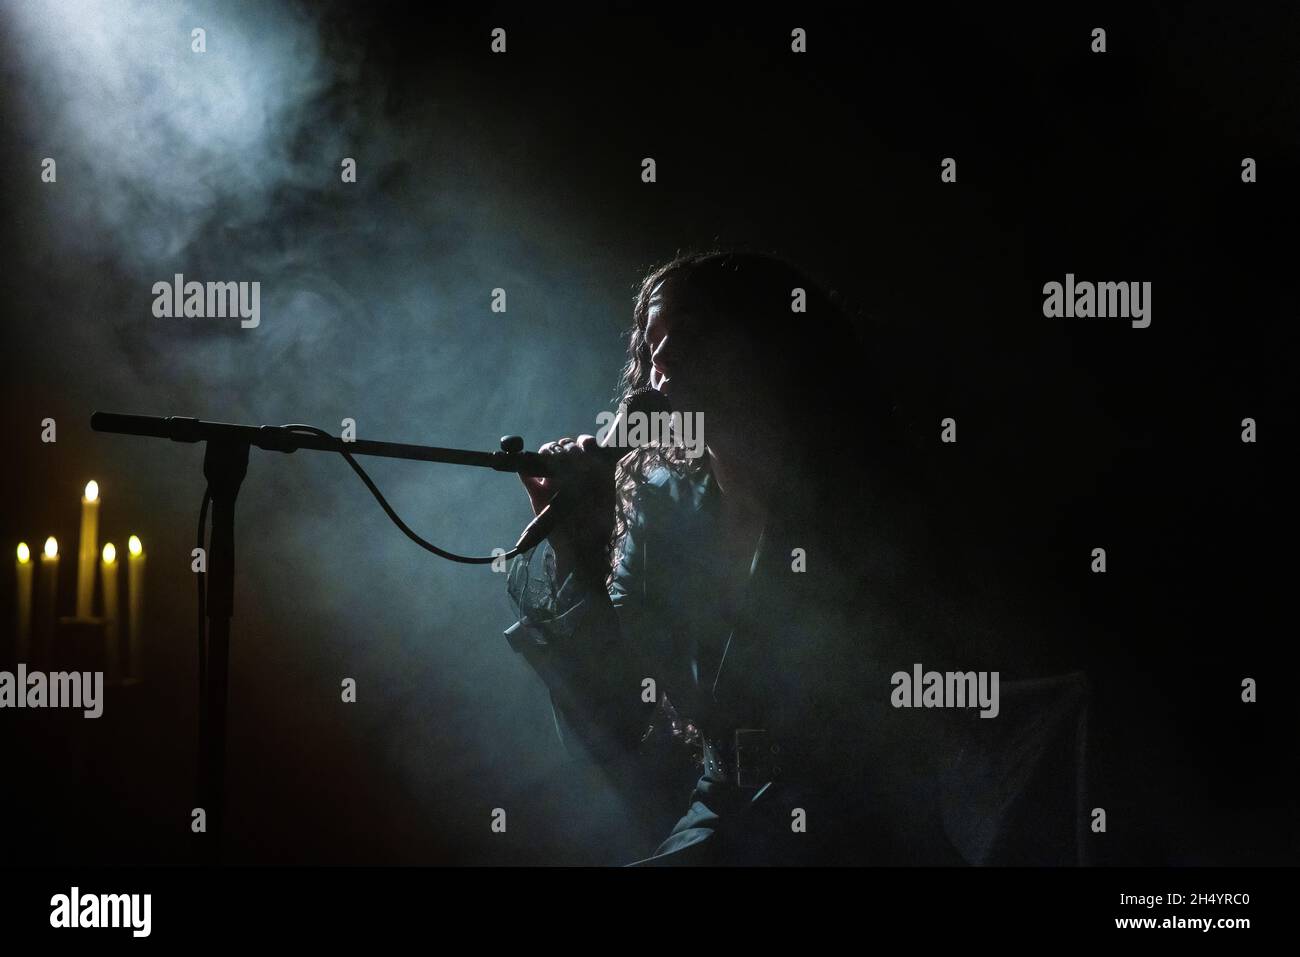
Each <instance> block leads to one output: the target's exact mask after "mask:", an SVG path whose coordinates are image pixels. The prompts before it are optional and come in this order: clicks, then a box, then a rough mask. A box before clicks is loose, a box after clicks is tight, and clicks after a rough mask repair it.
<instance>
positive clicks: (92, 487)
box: [86, 479, 99, 502]
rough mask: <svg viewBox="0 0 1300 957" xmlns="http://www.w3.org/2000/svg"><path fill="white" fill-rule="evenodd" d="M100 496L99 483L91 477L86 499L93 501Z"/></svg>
mask: <svg viewBox="0 0 1300 957" xmlns="http://www.w3.org/2000/svg"><path fill="white" fill-rule="evenodd" d="M97 498H99V483H98V482H96V481H95V480H94V479H91V480H90V481H89V482H87V483H86V501H87V502H93V501H95V499H97Z"/></svg>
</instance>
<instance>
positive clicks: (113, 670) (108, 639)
mask: <svg viewBox="0 0 1300 957" xmlns="http://www.w3.org/2000/svg"><path fill="white" fill-rule="evenodd" d="M102 572H103V575H104V618H105V619H107V624H106V625H105V627H104V636H105V648H104V657H105V658H107V659H108V667H107V669H106V670H107V672H108V680H109V681H110V682H116V681H117V679H118V676H119V668H120V665H119V662H120V661H121V652H120V651H119V646H118V641H117V635H118V630H117V549H116V548H115V547H114V545H113V543H112V542H108V543H107V544H105V545H104V566H103V569H102Z"/></svg>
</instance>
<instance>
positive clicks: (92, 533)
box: [77, 479, 99, 618]
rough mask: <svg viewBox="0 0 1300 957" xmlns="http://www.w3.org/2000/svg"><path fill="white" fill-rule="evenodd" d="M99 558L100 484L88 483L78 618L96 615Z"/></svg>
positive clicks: (80, 554)
mask: <svg viewBox="0 0 1300 957" xmlns="http://www.w3.org/2000/svg"><path fill="white" fill-rule="evenodd" d="M98 557H99V483H98V482H96V481H95V480H94V479H91V480H90V481H89V482H87V483H86V494H85V495H84V496H83V497H82V499H81V541H80V543H79V544H78V546H77V617H78V618H89V617H90V616H91V615H92V614H94V608H93V602H94V597H95V559H97V558H98Z"/></svg>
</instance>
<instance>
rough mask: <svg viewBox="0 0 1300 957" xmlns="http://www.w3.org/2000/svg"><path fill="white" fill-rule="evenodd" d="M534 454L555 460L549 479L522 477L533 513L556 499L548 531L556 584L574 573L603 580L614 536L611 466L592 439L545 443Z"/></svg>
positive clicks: (568, 439) (586, 436)
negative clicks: (551, 527) (553, 514)
mask: <svg viewBox="0 0 1300 957" xmlns="http://www.w3.org/2000/svg"><path fill="white" fill-rule="evenodd" d="M537 451H538V454H540V455H547V456H552V457H554V459H555V461H554V462H553V463H552V471H553V472H554V473H555V474H553V475H550V476H546V477H542V476H533V475H520V476H519V478H520V480H521V481H523V483H524V490H525V491H526V492H527V493H528V501H529V503H530V504H531V505H532V507H533V514H534V515H536V514H538V513H539V512H541V511H542V509H544V508H546V506H547V505H549V504H550V503H551V501H552V499H554V498H555V497H556V496H557V495H559V494H561V493H563V496H564V497H563V499H562V500H561V501H560V502H559V503H558V504H557V506H556V508H557V510H558V515H557V517H556V523H555V526H554V528H553V529H552V530H551V534H550V542H551V549H552V550H553V551H554V552H555V563H556V567H555V574H556V580H557V581H560V582H562V581H564V579H565V578H566V577H567V576H568V574H569V572H571V571H578V572H580V573H581V574H583V575H584V576H587V577H589V578H591V579H592V580H593V581H599V582H603V581H604V579H605V575H606V573H607V572H608V571H609V568H608V565H607V560H608V554H609V552H608V548H609V544H610V540H611V538H612V537H613V534H614V468H613V465H612V459H611V458H610V457H609V456H608V455H607V454H605V453H604V452H603V451H601V450H600V446H599V444H598V443H597V442H596V438H595V436H592V435H580V436H578V437H577V438H576V439H573V438H567V437H566V438H563V439H556V440H555V441H554V442H547V443H546V444H545V445H543V446H542V447H541V448H539V449H538V450H537Z"/></svg>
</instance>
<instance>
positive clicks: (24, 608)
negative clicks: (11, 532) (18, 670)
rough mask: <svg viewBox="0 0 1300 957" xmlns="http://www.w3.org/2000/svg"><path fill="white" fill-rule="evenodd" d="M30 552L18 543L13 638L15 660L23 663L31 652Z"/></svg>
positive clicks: (31, 567) (33, 567)
mask: <svg viewBox="0 0 1300 957" xmlns="http://www.w3.org/2000/svg"><path fill="white" fill-rule="evenodd" d="M34 570H35V566H34V565H33V564H32V550H31V549H30V548H28V547H27V543H26V542H19V543H18V565H17V572H18V601H17V606H18V632H17V637H16V638H15V642H16V645H17V646H16V647H15V649H14V651H15V653H16V659H17V660H18V661H20V662H25V661H27V659H28V655H30V654H31V650H32V645H31V642H32V574H33V572H34Z"/></svg>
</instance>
